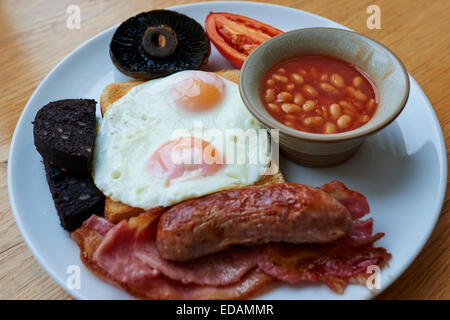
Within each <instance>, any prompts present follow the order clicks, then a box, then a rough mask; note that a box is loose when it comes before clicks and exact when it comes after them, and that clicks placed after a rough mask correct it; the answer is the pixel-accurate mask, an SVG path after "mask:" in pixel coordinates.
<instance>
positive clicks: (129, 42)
mask: <svg viewBox="0 0 450 320" xmlns="http://www.w3.org/2000/svg"><path fill="white" fill-rule="evenodd" d="M160 26H168V27H170V28H171V29H173V31H174V32H175V34H176V38H177V45H176V48H175V50H174V51H173V50H172V51H173V53H172V54H171V55H169V56H167V57H157V56H152V55H150V54H148V53H147V52H146V51H145V49H144V48H143V46H142V40H143V37H144V34H145V32H146V31H147V29H148V28H149V27H160ZM210 52H211V46H210V42H209V39H208V37H207V35H206V32H205V30H204V29H203V27H202V26H201V25H200V24H199V23H198V22H197V21H195V20H194V19H192V18H189V17H188V16H186V15H184V14H181V13H178V12H175V11H170V10H153V11H149V12H142V13H140V14H138V15H137V16H134V17H132V18H129V19H128V20H126V21H124V22H123V23H122V24H121V25H120V26H119V27H118V28H117V30H116V32H115V33H114V36H113V38H112V40H111V43H110V47H109V53H110V56H111V60H112V62H113V63H114V65H115V66H116V67H117V69H119V71H121V72H122V73H124V74H125V75H127V76H131V77H133V78H135V79H146V80H147V79H154V78H159V77H163V76H166V75H169V74H172V73H175V72H178V71H183V70H197V69H201V68H202V67H204V66H205V65H206V63H207V62H208V57H209V54H210Z"/></svg>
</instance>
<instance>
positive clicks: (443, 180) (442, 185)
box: [7, 1, 448, 300]
mask: <svg viewBox="0 0 450 320" xmlns="http://www.w3.org/2000/svg"><path fill="white" fill-rule="evenodd" d="M214 4H218V5H223V4H226V5H229V4H232V5H233V4H236V5H240V4H244V5H256V6H263V7H264V6H265V7H277V8H280V9H289V10H295V11H300V12H302V13H303V14H306V15H309V16H313V17H315V18H317V19H321V20H324V21H326V22H332V23H334V24H337V25H339V27H341V28H343V29H347V30H352V29H349V28H348V27H346V26H344V25H342V24H340V23H338V22H335V21H333V20H330V19H328V18H325V17H322V16H320V15H317V14H314V13H311V12H307V11H304V10H302V9H298V8H295V7H290V6H283V5H278V4H273V3H261V2H254V1H207V2H194V3H187V4H182V5H177V6H171V7H167V8H164V9H168V10H179V9H183V8H186V7H202V6H205V5H206V6H210V5H214ZM119 25H120V23H117V24H115V25H113V26H111V27H108V28H106V29H105V30H103V31H101V32H99V33H97V34H95V35H94V36H92V37H91V38H89V39H88V40H86V41H84V42H83V43H81V44H80V45H79V46H77V47H76V48H75V49H73V50H72V51H71V52H70V53H68V54H67V55H66V56H65V57H64V58H62V59H61V60H60V61H59V62H58V63H57V64H56V65H55V66H54V67H53V68H52V69H51V70H50V71H49V72H48V73H47V74H46V76H45V77H44V78H43V79H42V80H41V82H40V83H39V85H38V86H37V87H36V89H35V90H34V91H33V93H32V95H31V96H30V98H29V99H28V101H27V103H26V104H25V107H24V108H23V109H22V111H21V113H20V117H19V119H18V121H17V123H16V126H15V128H14V133H13V136H12V139H11V142H10V150H9V153H8V164H7V183H8V196H9V202H10V207H11V211H12V213H13V216H14V220H15V223H16V225H17V227H18V229H19V231H20V234H21V236H22V238H23V240H24V242H25V244H26V245H27V247H28V249H29V250H30V251H31V253H32V255H33V257H34V258H35V259H36V260H37V262H38V263H39V264H40V266H41V267H42V268H43V269H44V270H45V272H46V273H47V274H48V275H49V276H50V277H51V278H52V279H53V281H55V282H56V283H57V284H58V285H59V286H60V287H61V288H62V289H63V290H64V291H65V292H67V293H68V294H69V295H70V296H72V297H74V298H76V299H83V300H84V299H86V297H84V295H83V294H81V292H78V291H76V290H69V289H68V288H67V287H66V285H65V282H64V281H63V280H62V279H60V277H59V276H58V275H57V273H56V272H54V268H52V267H50V266H49V265H48V263H47V262H46V261H45V259H44V258H43V257H42V255H41V253H40V252H39V251H38V250H37V248H36V247H35V245H34V243H33V242H32V241H31V239H30V238H29V235H28V233H27V232H25V231H26V230H25V226H24V224H23V221H22V220H21V219H20V213H19V212H18V209H17V205H16V199H15V195H14V193H13V187H12V186H13V185H14V183H15V182H14V181H13V179H12V177H11V176H12V171H13V170H12V167H13V164H12V161H9V160H10V159H12V158H13V154H14V153H15V149H16V147H15V145H16V139H17V136H18V132H19V130H18V128H21V127H22V126H23V122H24V117H25V116H24V115H25V113H26V112H28V109H29V108H30V102H31V101H32V100H33V98H34V97H35V96H36V94H37V93H38V92H39V91H40V89H41V87H42V86H43V85H44V84H45V83H46V82H47V79H48V78H50V77H51V76H52V74H53V73H55V72H56V71H57V69H59V67H60V66H61V65H63V64H64V63H65V62H66V61H67V60H69V59H70V58H71V57H72V56H73V55H75V54H77V52H79V51H80V50H82V49H83V48H84V47H86V46H88V45H89V44H90V43H91V42H94V41H96V40H97V39H98V38H100V37H102V36H104V35H105V34H106V33H108V32H111V30H114V29H115V28H117V27H118V26H119ZM352 31H353V30H352ZM408 75H409V80H410V82H411V88H412V87H416V88H417V92H418V93H419V95H421V97H422V98H423V99H424V100H425V101H426V102H427V103H426V107H427V108H428V109H429V111H430V112H431V115H432V119H433V121H434V124H435V129H436V130H437V135H438V139H439V144H440V147H441V149H440V151H441V152H440V153H441V159H440V162H441V166H440V168H439V170H440V173H441V174H440V175H439V178H440V181H439V197H438V202H437V203H435V204H434V205H435V206H436V205H437V208H436V209H438V210H437V212H436V213H435V214H434V218H433V221H432V223H431V224H430V226H429V228H428V230H426V232H425V233H426V235H425V237H424V239H426V240H425V241H424V242H423V243H422V245H421V246H418V247H417V250H415V252H414V254H413V255H412V259H410V261H409V262H408V263H404V265H403V266H402V267H401V268H399V270H400V271H399V272H398V274H397V276H396V277H395V276H393V277H392V279H390V280H389V282H388V284H387V285H386V286H383V288H382V289H380V290H379V291H378V292H377V293H376V294H375V295H370V296H369V297H368V298H369V299H373V298H375V297H376V296H378V295H379V294H381V293H382V292H384V291H385V290H386V289H387V288H389V287H390V286H391V285H392V284H394V283H395V282H396V281H397V280H398V279H399V278H400V276H401V275H402V274H403V273H404V272H405V271H406V269H408V268H409V267H410V265H411V264H412V263H413V262H414V261H415V260H416V259H417V257H418V255H419V254H420V253H421V252H422V250H423V248H424V247H425V245H426V244H427V243H428V241H429V240H430V237H431V234H432V232H433V231H434V229H435V227H436V224H437V221H438V220H439V218H440V216H441V211H442V208H443V205H444V200H445V194H446V189H447V177H448V172H447V171H448V168H447V166H446V164H447V163H448V162H447V148H446V144H445V139H444V135H443V131H442V127H441V125H440V123H439V119H438V118H437V115H436V112H435V111H434V109H433V106H432V104H431V103H430V101H429V100H428V98H427V96H426V94H425V93H424V91H423V89H422V88H421V87H420V86H419V84H418V83H417V81H416V80H415V79H414V78H413V77H412V75H411V74H410V73H409V72H408ZM410 94H411V93H410ZM100 299H101V298H100Z"/></svg>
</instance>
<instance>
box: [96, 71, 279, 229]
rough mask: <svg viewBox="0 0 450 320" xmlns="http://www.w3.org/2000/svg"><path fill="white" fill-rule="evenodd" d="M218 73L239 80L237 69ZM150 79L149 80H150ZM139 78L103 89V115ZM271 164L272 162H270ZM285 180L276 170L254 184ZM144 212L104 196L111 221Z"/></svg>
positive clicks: (139, 81) (137, 82) (117, 220)
mask: <svg viewBox="0 0 450 320" xmlns="http://www.w3.org/2000/svg"><path fill="white" fill-rule="evenodd" d="M216 73H217V74H218V75H220V76H222V77H224V78H225V79H228V80H229V81H233V82H235V83H238V81H239V70H225V71H218V72H216ZM150 81H151V80H150ZM144 82H145V81H141V80H131V81H127V82H118V83H112V84H110V85H108V86H106V88H105V89H104V90H103V93H102V95H101V96H100V108H101V111H102V115H104V114H105V113H106V112H107V111H108V109H109V107H111V105H112V104H113V103H114V102H115V101H117V100H119V99H120V98H122V97H123V96H124V95H126V94H127V93H128V91H130V90H131V88H133V87H135V86H137V85H139V84H142V83H144ZM272 165H273V164H272ZM283 182H285V180H284V177H283V175H282V174H281V171H280V170H278V171H277V173H276V174H274V175H263V176H261V177H260V179H259V180H258V181H256V182H255V184H254V185H263V184H272V183H283ZM142 212H144V210H143V209H140V208H134V207H130V206H128V205H126V204H124V203H122V202H120V201H115V200H113V199H111V198H109V197H106V201H105V218H106V219H108V220H109V221H111V222H113V223H117V222H119V221H120V220H122V219H129V218H131V217H134V216H137V215H139V214H140V213H142Z"/></svg>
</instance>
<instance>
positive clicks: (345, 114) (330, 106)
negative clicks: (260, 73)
mask: <svg viewBox="0 0 450 320" xmlns="http://www.w3.org/2000/svg"><path fill="white" fill-rule="evenodd" d="M261 99H262V101H263V102H264V106H265V108H266V110H267V112H268V113H269V114H270V115H271V116H272V117H274V118H275V119H276V120H278V121H279V122H281V123H282V124H284V125H286V126H288V127H290V128H293V129H296V130H300V131H306V132H312V133H322V134H330V133H340V132H345V131H350V130H353V129H356V128H359V127H361V126H363V125H364V124H365V123H367V122H368V121H369V120H370V119H371V118H372V116H373V115H374V113H375V112H376V109H377V105H378V99H377V93H376V88H375V85H374V84H373V82H372V81H371V80H370V79H369V78H368V77H367V75H366V74H364V73H363V72H362V71H361V70H358V69H357V68H356V67H355V66H353V65H350V64H349V63H346V62H344V61H341V60H338V59H336V58H332V57H328V56H322V55H305V56H298V57H294V58H290V59H287V60H284V61H281V62H279V63H277V64H276V65H274V66H273V67H272V68H270V69H269V70H268V71H267V72H266V74H265V75H264V77H263V79H262V82H261Z"/></svg>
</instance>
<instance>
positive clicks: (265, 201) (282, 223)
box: [156, 183, 352, 261]
mask: <svg viewBox="0 0 450 320" xmlns="http://www.w3.org/2000/svg"><path fill="white" fill-rule="evenodd" d="M351 226H352V217H351V215H350V213H349V212H348V210H347V209H346V208H345V207H344V206H343V205H342V204H341V203H340V202H339V201H337V200H336V199H334V198H333V197H332V196H330V195H328V194H327V193H325V192H323V191H321V190H319V189H317V188H313V187H309V186H305V185H302V184H297V183H281V184H272V185H264V186H253V187H244V188H237V189H231V190H225V191H220V192H216V193H213V194H211V195H207V196H205V197H202V198H197V199H192V200H188V201H184V202H182V203H181V204H178V205H176V206H174V207H172V208H171V209H170V210H168V211H167V212H166V213H164V214H163V215H162V216H161V219H160V221H159V224H158V230H157V236H156V245H157V249H158V251H159V254H160V255H161V256H162V257H163V258H165V259H169V260H174V261H187V260H191V259H195V258H198V257H201V256H204V255H207V254H210V253H214V252H218V251H221V250H224V249H226V248H228V247H230V246H232V245H253V244H263V243H268V242H279V241H283V242H289V243H323V242H328V241H333V240H336V239H338V238H341V237H342V236H344V235H345V234H346V233H347V232H348V231H349V230H350V228H351Z"/></svg>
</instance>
